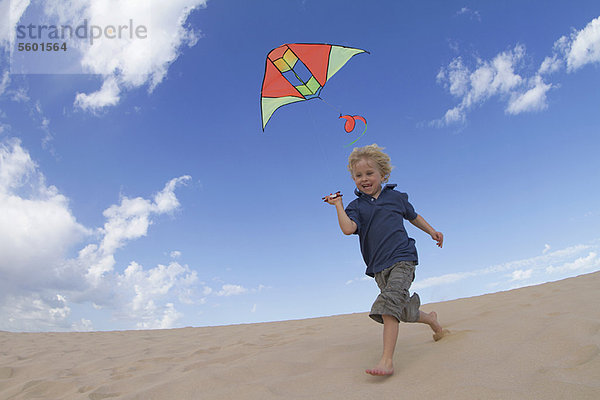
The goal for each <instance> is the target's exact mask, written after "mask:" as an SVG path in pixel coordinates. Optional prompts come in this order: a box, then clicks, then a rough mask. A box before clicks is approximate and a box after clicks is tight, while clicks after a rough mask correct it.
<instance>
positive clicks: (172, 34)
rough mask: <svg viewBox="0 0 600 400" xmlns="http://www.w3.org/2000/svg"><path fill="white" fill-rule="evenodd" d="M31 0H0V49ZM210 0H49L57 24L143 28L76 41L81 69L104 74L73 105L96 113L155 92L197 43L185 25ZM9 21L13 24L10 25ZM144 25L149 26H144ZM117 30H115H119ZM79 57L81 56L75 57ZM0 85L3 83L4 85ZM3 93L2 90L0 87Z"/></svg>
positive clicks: (5, 45)
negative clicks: (138, 93)
mask: <svg viewBox="0 0 600 400" xmlns="http://www.w3.org/2000/svg"><path fill="white" fill-rule="evenodd" d="M30 3H31V2H30V1H29V0H0V15H2V16H3V18H5V21H4V23H2V24H0V47H1V48H4V49H5V50H8V49H9V47H10V43H11V42H13V41H14V37H15V33H16V29H15V28H16V25H17V24H18V23H19V20H20V19H21V18H22V17H23V15H24V14H25V13H26V11H27V9H28V7H29V6H30ZM206 3H207V0H170V1H166V2H165V1H161V0H128V1H120V0H68V1H65V0H46V1H45V3H44V9H43V11H44V13H45V18H47V19H49V20H51V21H52V23H53V24H56V25H70V26H73V27H76V26H81V25H82V23H83V22H84V21H87V24H88V26H92V25H94V26H97V27H99V28H107V27H108V26H109V25H110V26H115V27H116V26H119V25H121V26H125V25H128V26H129V22H130V20H132V21H134V24H135V25H133V27H134V28H135V29H137V28H138V27H139V28H140V30H138V31H136V32H138V34H139V37H137V36H136V35H127V33H128V32H129V30H128V29H125V30H122V31H121V35H120V37H115V38H108V37H102V38H97V39H95V40H94V41H93V43H90V42H89V41H82V40H72V41H71V43H69V46H70V47H71V48H72V50H73V52H72V54H75V53H74V52H75V51H78V52H79V54H80V58H79V60H78V61H79V63H80V65H81V71H83V72H85V73H90V74H95V75H98V76H99V77H101V79H102V84H101V87H100V89H99V90H97V91H92V92H91V93H77V94H76V97H75V101H74V106H75V107H77V108H80V109H82V110H85V111H92V112H97V111H100V110H102V109H104V108H105V107H110V106H114V105H116V104H118V102H119V101H120V99H121V97H122V95H123V92H125V91H127V90H131V89H135V88H139V87H142V86H147V88H148V90H149V91H150V92H152V90H154V88H155V87H156V85H158V84H159V83H161V82H162V81H163V80H164V78H165V77H166V75H167V71H168V69H169V66H170V65H171V64H172V63H173V62H174V61H175V60H177V58H178V57H179V56H180V54H181V52H182V49H183V48H184V47H186V46H187V47H192V46H194V45H195V44H196V43H197V41H198V39H199V37H200V34H199V33H198V32H196V31H194V29H193V28H191V27H190V26H189V25H187V24H186V21H187V19H188V16H189V15H190V13H192V12H193V11H194V10H196V9H199V8H202V7H206ZM6 22H9V23H6ZM144 29H145V30H144ZM116 32H117V31H116V30H115V34H116ZM76 61H77V59H76ZM0 88H1V86H0ZM0 93H1V91H0Z"/></svg>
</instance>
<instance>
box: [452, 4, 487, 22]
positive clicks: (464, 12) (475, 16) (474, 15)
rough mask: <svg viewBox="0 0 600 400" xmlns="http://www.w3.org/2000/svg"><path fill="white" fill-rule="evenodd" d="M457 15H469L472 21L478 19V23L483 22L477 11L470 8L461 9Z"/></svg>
mask: <svg viewBox="0 0 600 400" xmlns="http://www.w3.org/2000/svg"><path fill="white" fill-rule="evenodd" d="M456 15H467V16H468V17H469V18H470V19H476V20H477V21H481V15H480V14H479V11H477V10H471V9H470V8H468V7H463V8H461V9H460V10H459V11H458V12H457V13H456Z"/></svg>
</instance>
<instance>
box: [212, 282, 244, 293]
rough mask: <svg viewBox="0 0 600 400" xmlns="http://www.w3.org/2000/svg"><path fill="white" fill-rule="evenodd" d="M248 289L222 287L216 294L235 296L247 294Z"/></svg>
mask: <svg viewBox="0 0 600 400" xmlns="http://www.w3.org/2000/svg"><path fill="white" fill-rule="evenodd" d="M247 292H248V289H246V288H245V287H243V286H240V285H230V284H227V285H223V286H222V287H221V290H220V291H219V292H218V293H217V295H218V296H237V295H240V294H244V293H247Z"/></svg>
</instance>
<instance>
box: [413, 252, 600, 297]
mask: <svg viewBox="0 0 600 400" xmlns="http://www.w3.org/2000/svg"><path fill="white" fill-rule="evenodd" d="M547 249H548V250H549V247H547ZM594 249H600V245H599V244H597V243H596V244H590V245H576V246H571V247H567V248H565V249H561V250H556V251H553V252H548V251H544V254H543V255H541V256H536V257H531V258H527V259H523V260H516V261H510V262H507V263H503V264H498V265H493V266H490V267H487V268H482V269H477V270H473V271H464V272H456V273H450V274H445V275H441V276H434V277H430V278H426V279H422V280H418V281H415V283H414V284H413V285H412V286H411V288H412V289H414V290H420V289H426V288H430V287H436V286H444V285H452V284H456V283H457V282H462V281H465V280H467V279H474V278H476V279H484V278H483V277H485V276H489V277H490V278H488V279H503V276H505V275H504V273H505V272H510V275H509V276H510V278H511V280H510V281H509V282H513V281H516V280H525V279H529V278H531V277H533V276H534V275H535V276H536V277H537V278H538V279H540V280H541V281H547V280H551V279H562V278H567V277H569V276H572V273H574V272H576V273H584V272H591V271H593V270H595V269H598V268H600V259H599V258H598V257H597V253H596V252H595V251H591V250H594ZM583 253H588V254H587V256H582V254H583ZM555 265H558V267H555ZM551 274H552V275H551ZM560 274H562V275H560ZM506 283H507V282H492V283H490V282H487V284H488V285H492V286H494V287H496V288H497V287H499V286H500V285H503V284H506ZM479 286H481V284H480V285H479Z"/></svg>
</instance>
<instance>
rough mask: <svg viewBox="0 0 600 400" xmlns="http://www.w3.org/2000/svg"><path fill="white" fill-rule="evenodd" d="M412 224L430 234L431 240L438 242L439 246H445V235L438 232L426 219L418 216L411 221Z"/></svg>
mask: <svg viewBox="0 0 600 400" xmlns="http://www.w3.org/2000/svg"><path fill="white" fill-rule="evenodd" d="M410 223H411V224H413V225H414V226H416V227H417V228H419V229H420V230H422V231H423V232H425V233H427V234H429V235H430V236H431V238H432V239H433V240H435V241H436V242H437V245H438V246H439V247H442V245H443V244H444V235H443V234H442V232H438V231H436V230H435V229H433V228H432V227H431V225H429V224H428V223H427V221H425V218H423V217H421V216H420V215H418V214H417V218H415V219H413V220H411V221H410Z"/></svg>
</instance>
